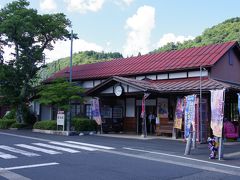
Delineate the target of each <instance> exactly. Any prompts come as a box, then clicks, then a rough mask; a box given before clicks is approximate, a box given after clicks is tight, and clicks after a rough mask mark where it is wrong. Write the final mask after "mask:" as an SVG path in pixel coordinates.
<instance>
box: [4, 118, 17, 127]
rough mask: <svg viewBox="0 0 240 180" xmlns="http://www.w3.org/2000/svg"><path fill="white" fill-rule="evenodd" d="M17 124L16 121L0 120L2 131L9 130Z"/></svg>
mask: <svg viewBox="0 0 240 180" xmlns="http://www.w3.org/2000/svg"><path fill="white" fill-rule="evenodd" d="M15 122H16V120H15V119H4V120H1V119H0V129H8V128H10V127H11V125H12V124H14V123H15Z"/></svg>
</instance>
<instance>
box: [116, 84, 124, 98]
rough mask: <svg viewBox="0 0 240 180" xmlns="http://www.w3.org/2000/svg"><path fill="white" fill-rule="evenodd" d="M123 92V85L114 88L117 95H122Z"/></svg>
mask: <svg viewBox="0 0 240 180" xmlns="http://www.w3.org/2000/svg"><path fill="white" fill-rule="evenodd" d="M122 92H123V89H122V86H119V85H118V86H116V87H115V88H114V93H115V95H116V96H121V94H122Z"/></svg>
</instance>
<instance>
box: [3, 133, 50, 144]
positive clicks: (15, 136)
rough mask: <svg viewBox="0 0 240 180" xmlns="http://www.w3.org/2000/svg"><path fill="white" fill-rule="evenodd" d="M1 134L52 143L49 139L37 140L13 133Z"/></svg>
mask: <svg viewBox="0 0 240 180" xmlns="http://www.w3.org/2000/svg"><path fill="white" fill-rule="evenodd" d="M0 134H3V135H8V136H14V137H21V138H25V139H33V140H38V141H45V142H46V141H51V140H49V139H42V138H35V137H29V136H23V135H17V134H11V133H3V132H0Z"/></svg>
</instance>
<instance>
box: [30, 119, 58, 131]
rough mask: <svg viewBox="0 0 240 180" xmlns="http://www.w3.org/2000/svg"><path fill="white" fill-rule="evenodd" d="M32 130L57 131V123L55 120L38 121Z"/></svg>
mask: <svg viewBox="0 0 240 180" xmlns="http://www.w3.org/2000/svg"><path fill="white" fill-rule="evenodd" d="M33 128H34V129H43V130H57V121H55V120H47V121H38V122H36V123H35V124H34V125H33Z"/></svg>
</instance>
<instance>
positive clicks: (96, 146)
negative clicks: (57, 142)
mask: <svg viewBox="0 0 240 180" xmlns="http://www.w3.org/2000/svg"><path fill="white" fill-rule="evenodd" d="M65 142H67V143H72V144H79V145H83V146H89V147H95V148H101V149H107V150H112V149H115V148H113V147H109V146H100V145H95V144H88V143H81V142H76V141H65Z"/></svg>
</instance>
